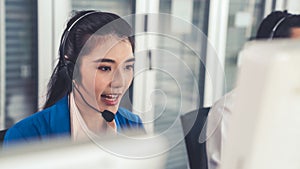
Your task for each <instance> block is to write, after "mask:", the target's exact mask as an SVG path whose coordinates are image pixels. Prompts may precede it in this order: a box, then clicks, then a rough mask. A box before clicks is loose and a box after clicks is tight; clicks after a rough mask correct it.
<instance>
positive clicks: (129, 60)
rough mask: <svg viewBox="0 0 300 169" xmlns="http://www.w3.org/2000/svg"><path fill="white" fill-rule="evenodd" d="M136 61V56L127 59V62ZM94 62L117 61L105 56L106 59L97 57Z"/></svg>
mask: <svg viewBox="0 0 300 169" xmlns="http://www.w3.org/2000/svg"><path fill="white" fill-rule="evenodd" d="M134 61H135V58H130V59H127V60H126V61H125V63H127V62H134ZM94 62H109V63H116V61H114V60H112V59H106V58H104V59H97V60H95V61H94Z"/></svg>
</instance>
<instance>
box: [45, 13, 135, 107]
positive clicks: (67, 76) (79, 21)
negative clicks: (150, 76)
mask: <svg viewBox="0 0 300 169" xmlns="http://www.w3.org/2000/svg"><path fill="white" fill-rule="evenodd" d="M99 30H101V31H99ZM92 35H100V36H101V35H102V36H105V35H114V36H117V37H120V38H126V39H128V41H129V42H130V44H131V47H132V51H133V52H134V37H133V31H132V28H131V26H130V25H129V24H128V23H127V22H126V21H125V20H123V19H122V18H120V17H119V16H118V15H116V14H113V13H107V12H98V11H94V10H88V11H79V12H75V15H74V16H73V17H72V18H71V19H70V20H69V21H68V23H67V26H66V28H65V30H64V33H63V35H62V37H61V42H60V48H59V61H58V63H57V65H56V67H55V68H54V71H53V73H52V75H51V78H50V81H49V83H48V91H47V98H46V102H45V104H44V107H43V108H44V109H45V108H47V107H50V106H52V105H53V104H54V103H55V102H57V101H58V100H59V99H61V98H62V97H64V96H65V95H67V94H69V93H70V92H71V91H72V79H73V74H74V67H75V63H76V61H77V58H78V56H79V55H82V49H83V48H85V47H86V45H85V44H86V42H87V41H88V39H89V38H90V37H91V36H92ZM76 66H77V64H76ZM75 71H76V69H75Z"/></svg>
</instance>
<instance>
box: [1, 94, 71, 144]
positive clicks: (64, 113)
mask: <svg viewBox="0 0 300 169" xmlns="http://www.w3.org/2000/svg"><path fill="white" fill-rule="evenodd" d="M65 104H67V101H66V98H63V99H61V100H60V101H58V102H57V103H56V104H54V105H53V106H51V107H48V108H46V109H44V110H42V111H39V112H36V113H34V114H32V115H30V116H28V117H27V118H25V119H23V120H21V121H19V122H18V123H16V124H15V125H14V126H12V127H10V128H9V130H8V131H7V133H6V134H5V137H4V144H6V143H9V142H15V141H18V142H19V141H20V142H22V141H23V142H24V141H25V142H27V141H29V140H32V139H43V138H47V137H49V136H50V135H52V134H56V133H57V134H61V133H62V132H68V130H69V118H68V109H67V105H65Z"/></svg>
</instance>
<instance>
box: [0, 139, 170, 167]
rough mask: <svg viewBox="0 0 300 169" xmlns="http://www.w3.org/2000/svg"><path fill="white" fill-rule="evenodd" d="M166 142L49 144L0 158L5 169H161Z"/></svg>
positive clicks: (16, 150) (143, 140)
mask: <svg viewBox="0 0 300 169" xmlns="http://www.w3.org/2000/svg"><path fill="white" fill-rule="evenodd" d="M167 147H168V146H167V142H166V140H165V139H164V138H162V137H160V136H139V137H134V138H132V137H121V138H120V137H113V138H105V139H101V140H94V139H93V140H89V141H85V142H81V143H71V142H69V141H66V140H52V141H51V142H47V143H42V144H32V145H26V146H20V147H18V148H16V149H14V150H11V151H9V152H8V151H7V152H3V153H2V154H1V155H0V166H1V168H5V169H27V168H28V169H41V168H42V169H70V168H71V169H99V168H105V169H127V168H128V169H141V168H142V169H154V168H155V169H163V168H164V167H165V161H166V156H167V153H166V151H165V150H167Z"/></svg>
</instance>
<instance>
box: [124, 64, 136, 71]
mask: <svg viewBox="0 0 300 169" xmlns="http://www.w3.org/2000/svg"><path fill="white" fill-rule="evenodd" d="M125 70H130V71H132V70H134V65H126V66H125Z"/></svg>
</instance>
